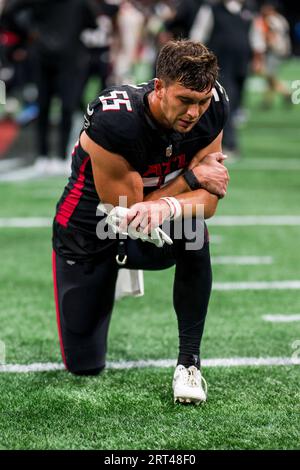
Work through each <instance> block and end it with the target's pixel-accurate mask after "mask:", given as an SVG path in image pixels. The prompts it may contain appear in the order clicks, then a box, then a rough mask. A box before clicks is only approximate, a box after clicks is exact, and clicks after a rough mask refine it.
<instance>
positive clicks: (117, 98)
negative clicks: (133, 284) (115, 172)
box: [54, 80, 228, 259]
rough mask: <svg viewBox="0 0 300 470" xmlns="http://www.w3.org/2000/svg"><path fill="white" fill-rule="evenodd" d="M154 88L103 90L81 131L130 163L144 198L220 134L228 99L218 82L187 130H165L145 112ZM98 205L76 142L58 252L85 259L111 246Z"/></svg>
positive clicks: (58, 227)
mask: <svg viewBox="0 0 300 470" xmlns="http://www.w3.org/2000/svg"><path fill="white" fill-rule="evenodd" d="M153 89H154V80H151V81H150V82H148V83H144V84H141V85H137V86H133V85H123V86H118V87H111V88H108V89H106V90H104V91H103V92H102V94H101V96H99V97H98V98H97V99H96V100H94V101H93V102H91V103H89V105H88V107H87V111H86V114H85V116H84V125H83V129H82V130H85V132H86V133H87V135H88V136H89V137H90V138H91V139H92V140H93V141H94V142H96V143H97V144H99V145H101V146H102V147H103V148H104V149H106V150H108V151H109V152H112V153H116V154H119V155H122V156H123V157H124V158H125V159H126V160H127V161H128V162H129V163H130V165H131V166H132V167H133V168H134V169H135V170H136V171H137V172H138V173H139V174H140V175H141V177H142V179H143V183H144V193H145V195H146V194H148V193H149V192H152V191H154V190H155V189H158V188H161V187H162V186H164V185H166V184H167V183H168V182H170V181H171V180H172V179H174V178H176V177H177V176H178V175H179V174H180V173H181V172H183V171H184V169H185V168H186V167H187V166H188V164H189V162H190V161H191V160H192V158H193V156H194V155H195V154H196V153H197V152H198V151H199V150H200V149H202V148H205V147H207V146H208V145H209V144H210V143H211V142H212V141H213V140H214V139H215V138H216V137H217V136H218V134H219V133H220V132H221V131H222V129H223V128H224V124H225V122H226V118H227V115H228V97H227V95H226V92H225V90H224V89H223V88H222V86H221V85H220V84H219V83H217V84H216V86H215V88H214V89H213V98H212V100H211V103H210V106H209V108H208V109H207V111H206V112H205V113H204V115H203V116H202V117H201V119H200V120H199V121H198V123H197V124H196V125H195V126H194V127H193V129H192V130H191V131H190V132H188V133H179V132H176V131H173V130H167V129H163V128H161V127H159V126H158V124H157V123H156V122H155V121H154V120H153V118H152V117H151V115H150V113H149V109H148V100H147V95H148V94H149V93H150V92H151V91H153ZM99 202H100V200H99V196H98V194H97V191H96V188H95V184H94V179H93V173H92V167H91V161H90V157H89V155H88V154H87V153H86V152H85V151H84V150H83V149H82V147H81V145H80V143H79V142H77V143H76V145H75V148H74V150H73V155H72V174H71V177H70V179H69V182H68V184H67V186H66V188H65V190H64V192H63V195H62V197H61V199H60V201H59V202H58V204H57V211H56V216H55V220H54V248H55V250H56V251H57V252H58V254H60V255H61V256H66V257H72V259H86V258H91V257H95V256H97V255H98V254H101V253H102V252H103V250H105V249H107V248H108V247H109V246H111V245H112V243H113V241H112V240H100V239H99V238H98V237H97V235H96V227H97V224H98V223H99V220H100V219H101V217H99V215H98V214H97V206H98V204H99ZM102 217H103V216H102Z"/></svg>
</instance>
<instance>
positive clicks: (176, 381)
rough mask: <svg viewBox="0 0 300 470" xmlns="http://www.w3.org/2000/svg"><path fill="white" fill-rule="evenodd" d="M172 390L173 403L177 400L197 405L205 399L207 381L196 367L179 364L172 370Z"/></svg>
mask: <svg viewBox="0 0 300 470" xmlns="http://www.w3.org/2000/svg"><path fill="white" fill-rule="evenodd" d="M202 384H203V385H202ZM203 386H204V388H203ZM173 392H174V403H176V402H177V401H179V402H180V403H195V404H196V405H199V403H202V402H205V401H206V396H207V383H206V380H205V379H204V377H202V375H201V372H200V370H199V369H197V367H195V366H190V367H189V368H187V367H184V366H182V365H181V364H179V365H178V366H177V367H176V369H175V372H174V377H173Z"/></svg>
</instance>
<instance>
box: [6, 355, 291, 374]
mask: <svg viewBox="0 0 300 470" xmlns="http://www.w3.org/2000/svg"><path fill="white" fill-rule="evenodd" d="M201 364H202V366H203V367H244V366H253V367H262V366H293V365H300V358H296V357H295V358H292V357H231V358H230V357H229V358H216V359H203V360H202V362H201ZM175 365H176V360H175V359H158V360H151V359H149V360H145V361H120V362H108V363H107V369H119V370H124V369H144V368H146V367H160V368H166V367H174V366H175ZM64 369H65V367H64V365H63V364H61V363H55V362H45V363H40V362H38V363H32V364H6V365H0V373H1V372H2V373H28V372H51V371H58V370H64Z"/></svg>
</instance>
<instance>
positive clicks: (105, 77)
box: [79, 0, 121, 109]
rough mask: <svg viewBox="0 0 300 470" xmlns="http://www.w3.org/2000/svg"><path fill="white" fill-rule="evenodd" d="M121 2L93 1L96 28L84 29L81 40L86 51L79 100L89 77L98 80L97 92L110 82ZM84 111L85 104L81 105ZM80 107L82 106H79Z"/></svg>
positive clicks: (117, 43)
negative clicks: (85, 62)
mask: <svg viewBox="0 0 300 470" xmlns="http://www.w3.org/2000/svg"><path fill="white" fill-rule="evenodd" d="M120 4H121V0H94V1H93V10H94V12H95V18H96V23H97V28H95V29H94V28H92V29H85V30H84V31H83V32H82V33H81V40H82V42H83V43H84V45H85V47H86V49H87V52H88V54H87V56H86V59H87V64H86V66H83V67H82V78H81V79H80V78H79V80H81V83H80V84H79V98H80V99H82V97H83V93H84V88H85V86H86V84H87V83H88V81H89V79H90V78H91V77H94V78H96V79H97V80H98V83H99V91H100V90H103V89H104V88H107V86H108V84H109V81H110V80H112V74H113V69H112V61H113V57H112V55H113V54H114V52H115V50H116V47H117V46H119V44H120V39H119V27H118V15H119V11H120ZM82 105H83V106H84V109H85V106H86V105H85V104H84V103H82ZM81 107H82V106H81Z"/></svg>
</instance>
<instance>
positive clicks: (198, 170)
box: [189, 152, 229, 198]
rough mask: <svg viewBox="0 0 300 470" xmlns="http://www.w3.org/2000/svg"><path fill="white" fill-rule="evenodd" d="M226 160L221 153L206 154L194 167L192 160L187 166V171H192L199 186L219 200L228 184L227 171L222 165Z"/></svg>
mask: <svg viewBox="0 0 300 470" xmlns="http://www.w3.org/2000/svg"><path fill="white" fill-rule="evenodd" d="M226 158H227V157H226V155H224V154H223V153H221V152H214V153H209V154H207V155H206V156H205V157H204V158H203V159H202V160H201V161H200V162H198V163H197V164H196V165H195V162H193V160H192V161H191V163H190V165H189V169H191V170H193V173H194V175H195V176H196V178H197V179H198V181H199V182H200V183H201V186H202V187H203V188H204V189H206V190H207V191H208V192H209V193H211V194H215V195H216V196H218V197H219V198H223V197H224V196H225V195H226V192H227V185H228V182H229V174H228V170H227V168H226V167H225V166H224V164H223V162H224V160H226Z"/></svg>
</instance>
